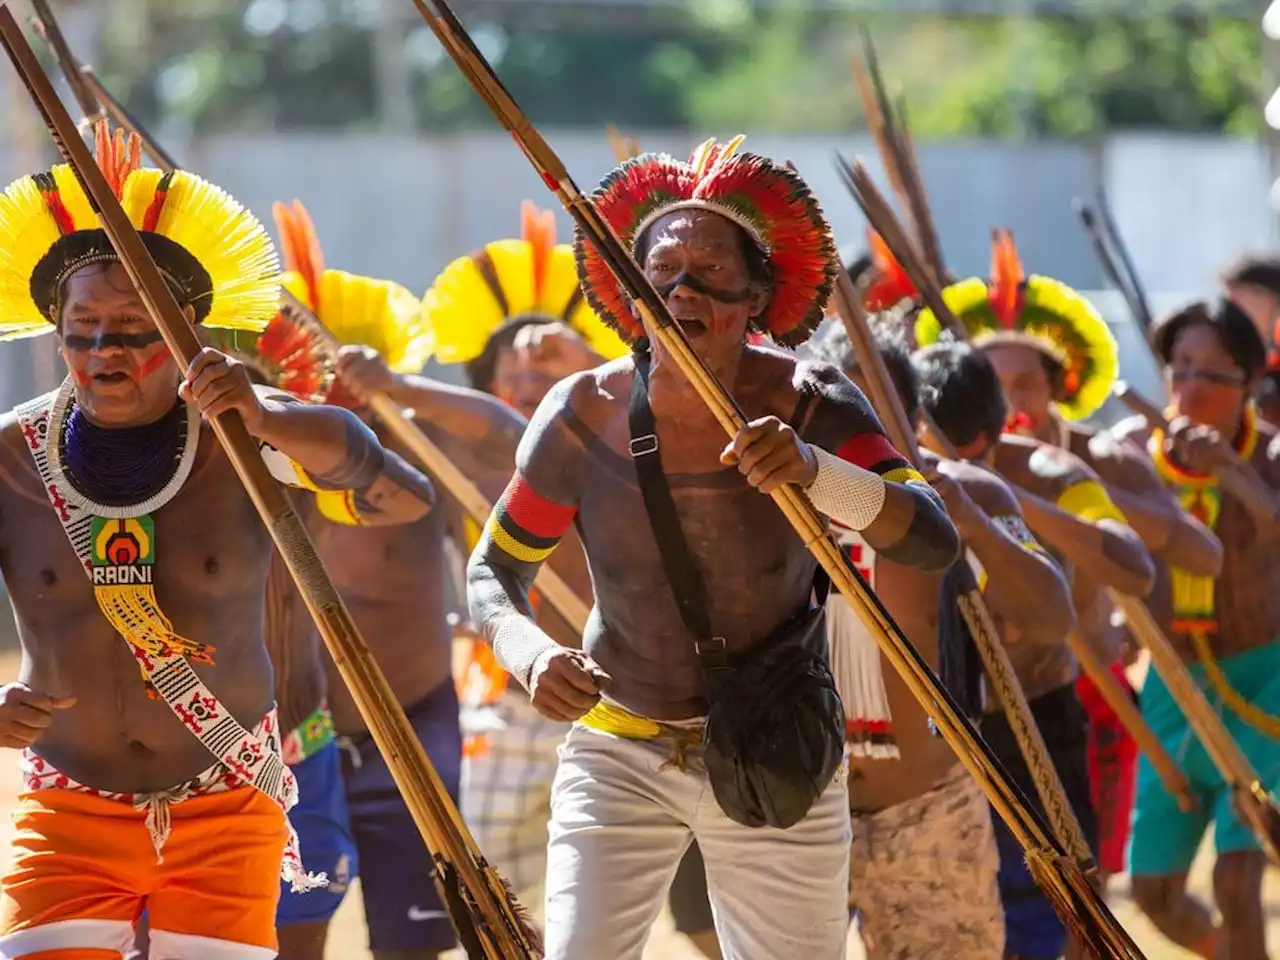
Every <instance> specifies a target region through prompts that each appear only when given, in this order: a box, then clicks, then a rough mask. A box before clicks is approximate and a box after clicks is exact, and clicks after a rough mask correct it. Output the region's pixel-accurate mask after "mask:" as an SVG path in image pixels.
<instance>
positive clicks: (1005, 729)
mask: <svg viewBox="0 0 1280 960" xmlns="http://www.w3.org/2000/svg"><path fill="white" fill-rule="evenodd" d="M1030 706H1031V715H1032V716H1033V717H1034V718H1035V721H1036V726H1038V727H1039V728H1040V733H1041V735H1042V736H1043V737H1044V741H1045V746H1046V747H1048V749H1049V758H1050V759H1051V760H1052V761H1053V766H1054V769H1055V770H1057V771H1058V777H1059V778H1060V779H1061V780H1062V786H1063V789H1064V790H1065V791H1066V794H1067V801H1068V802H1069V803H1070V804H1071V808H1072V810H1073V811H1074V812H1075V815H1076V820H1078V821H1079V822H1080V829H1081V830H1082V831H1083V832H1084V835H1085V840H1086V842H1087V843H1088V844H1089V846H1090V848H1091V849H1092V851H1093V855H1094V856H1095V857H1096V856H1097V855H1098V828H1097V820H1096V818H1095V816H1094V811H1093V801H1092V799H1091V796H1090V791H1089V718H1088V715H1087V714H1086V713H1085V712H1084V707H1082V706H1081V705H1080V700H1079V699H1078V698H1077V696H1076V690H1075V685H1074V684H1071V685H1068V686H1065V687H1059V688H1058V689H1057V690H1054V691H1052V692H1051V693H1046V694H1045V695H1044V696H1041V697H1036V699H1034V700H1032V701H1031V703H1030ZM982 736H983V739H985V740H986V741H987V742H988V743H989V744H991V748H992V749H993V750H994V751H995V754H996V756H997V757H999V759H1000V763H1001V765H1002V766H1003V767H1004V768H1005V770H1007V771H1008V773H1009V775H1010V776H1011V777H1012V778H1013V781H1014V783H1016V784H1017V785H1018V788H1019V789H1020V790H1021V791H1022V794H1023V796H1024V797H1026V798H1027V800H1028V801H1029V802H1030V803H1031V805H1032V807H1033V808H1034V809H1035V810H1036V812H1037V813H1038V814H1039V815H1040V819H1041V822H1043V823H1048V819H1047V817H1046V816H1045V813H1044V807H1043V806H1042V805H1041V803H1040V794H1039V793H1038V792H1037V790H1036V786H1035V781H1034V780H1032V779H1031V772H1030V771H1029V770H1028V769H1027V763H1026V760H1025V759H1024V758H1023V756H1022V751H1021V750H1020V749H1019V748H1018V743H1017V741H1016V740H1015V739H1014V737H1013V732H1012V731H1011V730H1010V729H1009V723H1008V721H1007V720H1006V719H1005V717H1004V714H998V715H997V714H989V715H987V716H986V717H984V718H983V720H982ZM992 818H993V820H994V821H995V829H996V847H997V849H998V850H999V851H1000V870H999V873H998V875H997V878H998V881H999V885H1000V901H1001V903H1002V904H1003V906H1004V925H1005V956H1017V957H1026V958H1027V960H1056V958H1057V957H1060V956H1061V955H1062V952H1063V951H1064V950H1065V949H1066V946H1067V931H1066V928H1065V927H1064V926H1063V925H1062V921H1061V920H1059V919H1058V914H1057V911H1055V910H1054V909H1053V905H1052V904H1050V903H1049V901H1048V900H1047V899H1046V898H1045V895H1044V893H1043V892H1041V890H1040V888H1039V886H1037V885H1036V882H1035V880H1033V879H1032V877H1031V871H1030V870H1028V869H1027V858H1026V852H1025V851H1024V850H1023V849H1022V845H1021V844H1019V843H1018V841H1017V840H1015V839H1014V837H1013V834H1011V833H1010V832H1009V828H1008V827H1006V826H1005V823H1004V821H1003V820H1002V819H1000V817H999V816H998V815H997V814H996V813H995V812H994V811H993V812H992Z"/></svg>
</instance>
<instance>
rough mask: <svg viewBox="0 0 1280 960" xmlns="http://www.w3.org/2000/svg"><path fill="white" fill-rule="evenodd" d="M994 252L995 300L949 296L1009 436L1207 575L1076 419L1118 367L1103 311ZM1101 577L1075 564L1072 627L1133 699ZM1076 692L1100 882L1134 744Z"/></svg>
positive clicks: (1121, 846)
mask: <svg viewBox="0 0 1280 960" xmlns="http://www.w3.org/2000/svg"><path fill="white" fill-rule="evenodd" d="M993 259H994V263H995V264H996V266H997V267H998V271H997V276H996V278H995V279H994V281H993V284H992V289H994V290H997V291H998V292H997V293H996V294H995V295H994V297H993V298H988V300H987V301H986V303H984V304H979V303H977V302H976V296H977V292H978V289H979V286H978V285H979V284H981V281H966V283H967V284H968V285H969V287H970V288H971V289H972V295H973V299H972V300H966V297H967V295H968V294H967V292H966V290H965V287H964V285H961V286H960V287H958V288H955V289H954V290H953V292H952V294H951V296H953V297H954V298H955V300H956V301H957V303H959V304H960V306H961V309H960V311H959V313H960V315H961V316H962V318H963V320H964V322H965V323H966V325H967V326H968V329H969V332H970V335H971V336H972V338H973V341H974V343H975V344H977V345H978V346H979V348H980V349H982V350H983V352H985V353H986V355H987V358H988V359H989V360H990V361H991V363H992V366H994V367H995V370H996V373H997V374H998V375H999V377H1000V385H1001V387H1002V388H1003V390H1004V396H1005V400H1006V402H1007V403H1008V405H1009V412H1010V415H1011V424H1012V426H1011V428H1010V431H1011V432H1013V433H1018V434H1021V435H1023V436H1026V437H1030V438H1031V439H1033V440H1038V441H1040V442H1041V443H1045V444H1048V445H1050V446H1053V447H1057V448H1059V449H1061V450H1067V451H1069V452H1071V453H1073V454H1075V456H1077V457H1079V458H1080V459H1081V460H1082V461H1083V462H1084V463H1086V464H1087V465H1088V466H1089V467H1091V468H1092V469H1093V470H1094V471H1095V472H1096V473H1097V474H1098V476H1099V477H1100V478H1101V479H1102V482H1103V483H1104V484H1105V485H1106V488H1107V494H1108V496H1110V498H1111V500H1112V502H1113V503H1114V504H1115V505H1116V506H1117V507H1118V508H1119V509H1120V510H1121V512H1122V513H1123V514H1124V516H1125V519H1126V520H1127V522H1128V523H1129V525H1130V526H1131V527H1132V528H1133V530H1134V531H1135V532H1136V533H1137V534H1138V535H1139V536H1140V537H1142V540H1143V542H1144V543H1145V544H1146V546H1147V548H1148V550H1149V551H1150V552H1151V554H1152V555H1153V556H1155V557H1157V558H1159V559H1160V560H1162V561H1164V562H1168V563H1173V564H1175V565H1177V566H1182V567H1186V568H1187V569H1190V570H1193V571H1195V572H1196V573H1198V574H1202V575H1204V576H1215V575H1216V574H1217V572H1218V569H1219V567H1220V566H1221V563H1222V550H1221V546H1220V545H1219V544H1218V542H1217V539H1216V538H1215V537H1214V536H1213V534H1212V533H1211V532H1210V531H1209V530H1208V529H1206V528H1205V526H1204V525H1203V524H1201V523H1199V522H1198V521H1196V520H1195V519H1193V518H1192V517H1190V516H1189V515H1188V514H1186V513H1184V512H1183V510H1182V509H1181V508H1180V507H1179V506H1178V503H1177V501H1176V500H1175V499H1174V498H1173V496H1172V495H1171V494H1170V493H1169V492H1168V491H1167V490H1166V489H1165V487H1164V485H1163V484H1162V483H1161V482H1160V479H1159V478H1158V477H1157V476H1156V474H1155V470H1154V469H1153V468H1152V466H1151V462H1150V459H1149V458H1148V457H1147V456H1146V453H1145V451H1143V450H1141V449H1138V448H1137V447H1136V445H1134V444H1122V443H1120V442H1118V441H1117V440H1116V439H1115V438H1114V437H1113V436H1111V435H1110V434H1109V433H1107V432H1105V431H1100V430H1097V429H1095V428H1092V427H1089V426H1086V425H1085V424H1083V423H1080V422H1079V421H1082V420H1084V419H1085V418H1086V417H1088V416H1089V415H1090V414H1091V413H1092V412H1093V411H1094V410H1095V409H1096V408H1097V407H1098V406H1099V405H1100V404H1101V403H1102V402H1103V401H1104V400H1105V399H1106V397H1107V396H1108V395H1109V394H1110V392H1111V387H1112V385H1113V384H1114V383H1115V378H1116V373H1117V371H1118V367H1119V364H1118V351H1117V347H1116V342H1115V338H1114V337H1113V336H1112V335H1111V330H1110V329H1109V328H1108V327H1107V325H1106V323H1105V322H1104V321H1103V319H1102V317H1101V316H1099V315H1098V313H1097V311H1096V310H1094V308H1093V306H1092V304H1090V303H1089V302H1088V301H1087V300H1085V299H1084V298H1083V297H1081V296H1080V295H1079V294H1078V293H1076V292H1075V291H1074V290H1071V289H1070V288H1068V287H1067V286H1065V285H1064V284H1062V283H1059V282H1058V281H1056V280H1053V279H1050V278H1049V277H1044V276H1038V275H1034V276H1031V277H1025V276H1024V275H1023V271H1022V266H1021V264H1020V263H1019V260H1018V255H1017V251H1016V250H1015V249H1014V247H1013V239H1012V237H1010V236H1009V234H1007V233H1003V234H998V235H997V241H996V250H995V256H994V258H993ZM982 289H983V291H984V292H985V291H986V289H987V286H986V285H985V284H982ZM1002 296H1006V297H1007V299H1004V300H1002V299H1001V297H1002ZM1006 302H1009V303H1012V304H1015V305H1016V309H1015V310H1010V311H1007V312H1006V314H1005V316H1006V317H1007V318H1008V319H1002V318H1000V317H998V316H997V310H996V309H995V308H994V307H989V306H987V304H1003V303H1006ZM966 306H968V307H970V308H969V309H965V307H966ZM1103 572H1104V571H1103V570H1102V569H1101V568H1093V567H1088V566H1081V565H1079V564H1078V565H1077V569H1076V576H1075V583H1074V596H1075V604H1076V612H1077V617H1078V619H1077V631H1078V633H1079V635H1080V638H1081V639H1082V640H1083V641H1084V642H1085V643H1087V644H1088V645H1089V647H1090V649H1092V650H1093V651H1095V652H1096V653H1097V655H1098V657H1099V659H1100V660H1101V661H1102V662H1103V663H1104V664H1107V665H1108V666H1109V667H1110V669H1111V674H1112V676H1114V677H1115V678H1116V682H1117V683H1118V684H1119V685H1120V687H1121V688H1122V689H1123V690H1124V691H1125V693H1126V694H1127V695H1128V696H1131V697H1132V696H1134V693H1133V688H1132V687H1131V686H1130V684H1129V681H1128V678H1127V677H1126V676H1125V667H1126V663H1127V661H1128V660H1129V659H1130V656H1129V653H1130V649H1131V648H1130V646H1129V643H1128V637H1127V635H1126V631H1125V628H1124V626H1123V624H1122V623H1120V622H1117V621H1114V620H1113V619H1112V614H1113V606H1112V604H1111V603H1110V601H1109V600H1108V598H1107V596H1106V593H1105V589H1104V588H1105V587H1106V586H1109V585H1116V584H1111V583H1109V582H1108V581H1106V580H1105V579H1103V578H1102V577H1101V576H1099V575H1098V574H1101V573H1103ZM1076 692H1077V693H1078V695H1079V697H1080V702H1081V704H1082V705H1083V706H1084V708H1085V712H1086V713H1087V714H1088V715H1089V782H1090V785H1091V791H1092V797H1093V804H1094V812H1095V813H1096V814H1097V818H1098V868H1099V870H1100V872H1101V873H1102V874H1103V875H1104V877H1105V876H1109V875H1111V874H1116V873H1122V872H1124V869H1125V848H1126V847H1127V845H1128V840H1129V820H1130V816H1131V814H1132V812H1133V790H1134V777H1135V775H1136V771H1137V761H1138V747H1137V743H1136V742H1135V741H1134V739H1133V737H1132V736H1130V734H1129V732H1128V731H1127V730H1126V729H1125V727H1124V724H1123V723H1121V721H1120V718H1119V717H1118V716H1116V714H1115V711H1113V710H1112V709H1111V708H1110V707H1109V706H1108V705H1107V702H1106V700H1105V699H1103V696H1102V694H1101V693H1100V692H1099V690H1098V688H1097V686H1096V685H1095V684H1094V683H1093V681H1092V680H1091V679H1090V678H1089V677H1088V676H1086V675H1084V674H1081V675H1080V677H1079V678H1078V679H1077V681H1076Z"/></svg>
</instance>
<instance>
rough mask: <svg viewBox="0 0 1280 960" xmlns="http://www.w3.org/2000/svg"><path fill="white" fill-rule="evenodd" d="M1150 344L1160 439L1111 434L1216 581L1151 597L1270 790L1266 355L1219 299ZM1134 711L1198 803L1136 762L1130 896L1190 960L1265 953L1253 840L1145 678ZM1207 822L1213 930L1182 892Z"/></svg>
mask: <svg viewBox="0 0 1280 960" xmlns="http://www.w3.org/2000/svg"><path fill="white" fill-rule="evenodd" d="M1152 345H1153V346H1154V347H1155V350H1156V354H1157V356H1158V357H1159V358H1160V360H1161V362H1162V364H1163V366H1164V369H1165V374H1166V383H1167V387H1168V392H1169V402H1170V408H1169V411H1168V416H1169V417H1170V420H1171V423H1170V425H1169V433H1168V435H1166V434H1165V433H1164V432H1163V431H1162V430H1160V429H1158V428H1157V429H1152V428H1151V426H1150V425H1149V424H1147V423H1146V422H1145V421H1143V420H1138V419H1135V420H1129V421H1126V422H1125V423H1123V424H1121V425H1120V427H1118V428H1117V429H1118V431H1119V432H1120V433H1121V434H1122V435H1124V436H1128V437H1133V438H1135V439H1136V440H1138V441H1140V442H1142V443H1144V444H1146V445H1147V449H1148V450H1149V451H1150V453H1151V456H1152V458H1153V459H1154V461H1155V465H1156V470H1157V471H1158V472H1159V474H1160V476H1161V478H1162V479H1163V480H1164V481H1165V483H1166V484H1168V486H1169V488H1170V489H1171V490H1172V491H1173V492H1174V495H1175V496H1176V497H1177V498H1178V501H1179V502H1180V503H1181V504H1182V506H1183V507H1184V509H1186V510H1188V511H1190V512H1191V513H1192V514H1194V515H1196V516H1198V517H1200V518H1201V519H1203V520H1204V522H1205V523H1206V524H1207V525H1208V526H1209V527H1211V528H1212V529H1213V530H1214V532H1215V533H1217V535H1218V538H1219V539H1220V540H1221V541H1222V547H1223V552H1224V558H1223V565H1222V572H1221V574H1220V575H1219V576H1218V577H1217V578H1216V579H1214V578H1211V577H1208V576H1203V575H1200V574H1197V573H1195V572H1192V571H1188V570H1185V569H1181V568H1179V567H1177V566H1175V567H1173V569H1172V570H1170V571H1169V587H1168V589H1167V590H1162V591H1161V597H1162V599H1163V598H1164V597H1167V596H1170V595H1171V599H1172V609H1171V610H1165V611H1159V610H1157V611H1156V612H1157V616H1158V617H1159V618H1161V619H1163V620H1164V623H1163V624H1162V625H1163V626H1164V628H1165V632H1166V633H1168V634H1169V636H1170V639H1171V640H1172V641H1173V642H1174V644H1175V646H1176V647H1178V649H1179V652H1180V653H1181V654H1182V656H1183V659H1185V660H1186V661H1187V663H1188V664H1189V665H1190V669H1191V673H1192V675H1193V676H1194V677H1195V678H1196V680H1197V682H1199V683H1200V684H1201V686H1203V687H1205V691H1206V693H1207V695H1208V697H1209V699H1210V701H1211V702H1213V703H1216V704H1221V712H1222V719H1223V722H1224V723H1225V724H1226V727H1227V730H1228V732H1230V734H1231V735H1232V737H1233V738H1234V739H1235V741H1236V742H1237V743H1238V744H1239V745H1240V747H1241V749H1242V750H1243V751H1244V752H1245V754H1246V756H1247V757H1248V758H1249V760H1250V761H1252V763H1253V766H1254V768H1255V769H1256V770H1257V771H1258V772H1259V774H1260V775H1261V777H1262V779H1263V783H1264V785H1265V786H1267V787H1268V788H1272V789H1274V788H1275V787H1276V784H1277V773H1278V772H1280V742H1278V739H1280V719H1277V712H1278V711H1280V679H1278V678H1280V671H1278V670H1277V664H1280V643H1277V641H1276V636H1277V633H1278V631H1280V560H1278V559H1277V551H1276V540H1277V535H1278V534H1280V521H1278V520H1277V517H1280V498H1277V496H1276V492H1275V491H1276V488H1277V486H1280V465H1278V464H1277V462H1276V461H1277V459H1278V458H1280V443H1278V442H1276V441H1275V438H1276V431H1275V428H1273V427H1272V426H1270V425H1269V424H1266V423H1263V422H1261V421H1260V419H1259V417H1258V416H1257V414H1256V412H1255V411H1254V407H1253V404H1252V402H1251V400H1250V398H1251V397H1252V396H1253V395H1254V389H1255V388H1256V386H1257V383H1258V378H1259V377H1260V376H1261V375H1262V373H1263V370H1264V369H1265V365H1266V350H1265V347H1264V346H1263V342H1262V339H1261V338H1260V337H1259V336H1258V332H1257V329H1256V328H1255V327H1254V325H1253V324H1252V323H1251V322H1250V319H1249V317H1248V316H1247V315H1246V314H1245V313H1244V312H1243V311H1242V310H1240V309H1239V308H1238V307H1236V306H1235V305H1234V304H1233V303H1232V302H1230V301H1221V302H1218V303H1215V304H1205V303H1193V304H1190V305H1189V306H1187V307H1184V308H1183V309H1181V310H1179V311H1177V312H1176V313H1173V314H1171V315H1170V316H1168V317H1167V318H1165V319H1164V320H1163V321H1161V322H1160V323H1159V324H1157V325H1156V327H1155V329H1154V330H1153V331H1152ZM1237 458H1238V459H1239V460H1240V461H1243V464H1244V466H1243V467H1233V468H1232V469H1233V471H1234V472H1236V473H1238V474H1239V475H1240V477H1242V478H1243V479H1244V480H1245V481H1247V482H1248V484H1249V487H1250V488H1251V489H1250V492H1249V495H1248V496H1247V497H1245V498H1243V499H1242V498H1241V497H1240V496H1239V495H1237V494H1235V493H1232V492H1229V491H1228V490H1227V489H1226V487H1225V485H1224V484H1221V483H1220V480H1219V475H1220V471H1222V469H1223V468H1224V467H1225V466H1226V465H1227V464H1228V463H1229V462H1231V461H1233V460H1236V459H1237ZM1163 586H1164V584H1162V587H1163ZM1142 712H1143V715H1144V716H1145V717H1146V718H1147V721H1148V722H1149V723H1150V725H1151V728H1152V730H1153V731H1154V732H1155V734H1156V735H1157V736H1158V737H1159V738H1160V739H1161V740H1162V741H1163V742H1164V744H1165V746H1166V747H1168V749H1169V752H1170V753H1171V754H1172V755H1173V756H1175V757H1177V758H1178V759H1179V761H1180V765H1181V767H1182V770H1183V772H1185V773H1186V775H1187V778H1188V780H1189V781H1190V783H1191V789H1192V793H1193V795H1194V796H1195V798H1196V800H1197V801H1198V806H1197V808H1196V810H1195V811H1194V812H1192V813H1189V814H1187V813H1183V812H1182V811H1181V810H1180V809H1179V808H1178V806H1177V804H1176V803H1175V801H1174V799H1173V798H1172V797H1170V796H1169V795H1168V794H1167V793H1166V792H1165V791H1164V789H1163V787H1162V786H1161V784H1160V781H1159V780H1158V779H1157V777H1156V775H1155V773H1154V772H1153V771H1152V769H1151V768H1150V767H1149V766H1148V764H1147V763H1146V762H1145V761H1144V762H1143V763H1142V764H1141V765H1140V767H1139V770H1138V793H1137V802H1136V805H1135V812H1134V821H1133V843H1132V846H1131V848H1130V871H1131V873H1132V874H1133V895H1134V899H1135V900H1136V901H1137V902H1138V905H1139V906H1140V907H1141V908H1142V909H1143V911H1144V912H1145V913H1146V914H1147V915H1148V916H1149V917H1150V918H1151V919H1152V921H1154V922H1155V924H1156V926H1158V927H1159V928H1160V930H1161V931H1163V932H1164V934H1165V935H1166V936H1167V937H1169V938H1170V939H1172V940H1174V941H1175V942H1177V943H1179V944H1181V945H1183V946H1184V947H1186V948H1188V949H1190V950H1192V951H1194V952H1196V953H1198V954H1199V955H1200V956H1203V957H1217V958H1218V960H1222V958H1229V960H1241V958H1248V960H1256V958H1261V957H1265V956H1266V947H1265V942H1264V936H1263V934H1264V930H1263V911H1262V874H1263V870H1264V867H1265V865H1266V861H1265V858H1264V855H1263V854H1262V852H1261V851H1260V850H1259V846H1258V843H1257V841H1256V840H1255V839H1254V837H1253V835H1252V833H1251V832H1250V830H1249V828H1248V827H1246V826H1245V825H1244V824H1243V823H1242V822H1241V821H1240V819H1239V817H1238V816H1237V815H1236V812H1235V810H1234V809H1233V807H1232V797H1231V791H1230V790H1229V788H1228V787H1226V786H1225V785H1224V783H1223V780H1222V777H1221V776H1220V775H1219V774H1218V772H1217V770H1216V769H1215V768H1214V767H1213V765H1212V764H1211V763H1210V762H1209V760H1208V758H1207V756H1206V755H1205V751H1204V748H1203V746H1202V745H1201V744H1200V741H1199V740H1198V739H1197V738H1196V737H1195V736H1194V735H1193V734H1192V732H1191V730H1190V728H1189V727H1188V725H1187V721H1186V719H1185V717H1184V716H1183V714H1182V711H1181V710H1180V709H1179V707H1178V705H1177V704H1176V703H1175V702H1174V701H1173V699H1172V698H1171V697H1170V695H1169V691H1168V689H1167V688H1166V687H1165V685H1164V683H1163V682H1162V681H1161V680H1160V677H1159V676H1157V675H1155V674H1151V675H1149V676H1148V678H1147V682H1146V686H1145V688H1144V689H1143V691H1142ZM1210 823H1213V825H1214V837H1213V839H1214V849H1215V850H1216V851H1217V854H1218V860H1217V863H1216V864H1215V866H1214V871H1213V887H1214V898H1215V899H1216V900H1217V903H1218V909H1219V910H1220V911H1221V912H1222V927H1221V928H1220V929H1219V930H1218V931H1216V934H1215V931H1214V927H1213V921H1212V919H1211V917H1210V914H1209V912H1208V911H1207V910H1206V909H1205V908H1204V907H1203V906H1201V905H1200V904H1199V903H1197V902H1196V901H1195V900H1194V899H1192V898H1191V897H1189V896H1188V895H1187V893H1186V882H1187V871H1188V869H1189V868H1190V866H1191V863H1192V861H1193V859H1194V858H1195V855H1196V850H1197V848H1198V847H1199V845H1200V841H1201V838H1202V837H1203V836H1204V832H1205V830H1206V829H1207V828H1208V826H1209V824H1210ZM1215 947H1216V950H1217V952H1216V953H1215V952H1214V950H1215Z"/></svg>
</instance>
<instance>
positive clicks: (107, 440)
mask: <svg viewBox="0 0 1280 960" xmlns="http://www.w3.org/2000/svg"><path fill="white" fill-rule="evenodd" d="M65 424H66V425H65V426H64V427H63V430H62V436H61V437H59V438H58V443H59V446H60V452H61V454H62V462H63V464H64V465H65V472H66V475H67V478H68V479H69V480H70V481H71V483H72V484H74V485H75V487H76V488H77V489H78V490H80V492H81V493H83V494H84V495H86V496H88V497H90V498H91V499H93V500H96V501H97V502H99V503H102V504H106V505H108V506H112V507H126V506H130V505H132V504H137V503H142V502H143V501H145V500H148V499H149V498H151V497H154V496H155V495H156V494H158V493H159V492H160V491H161V490H162V489H163V488H164V486H165V485H166V484H167V483H168V482H169V481H170V479H172V478H173V475H174V473H175V472H176V471H177V469H178V464H179V463H180V462H181V460H182V454H183V451H184V450H185V449H186V446H187V444H188V443H189V442H191V438H190V437H188V435H187V434H188V429H187V411H186V405H185V404H183V403H182V402H181V401H179V402H178V403H176V404H174V406H173V407H172V408H170V410H169V412H168V413H166V414H165V415H164V416H163V417H161V418H160V419H159V420H156V421H154V422H152V423H148V424H144V425H142V426H140V427H118V428H115V427H113V428H108V427H100V426H98V425H97V424H95V423H92V422H91V421H90V420H89V418H88V417H86V416H85V415H84V413H83V412H82V411H81V410H80V407H79V405H73V406H72V409H71V412H70V414H69V415H68V416H67V418H66V421H65Z"/></svg>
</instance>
